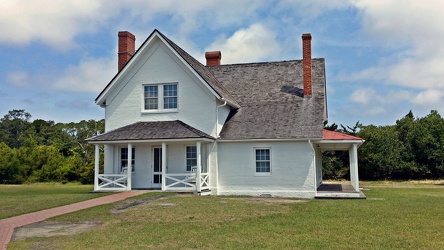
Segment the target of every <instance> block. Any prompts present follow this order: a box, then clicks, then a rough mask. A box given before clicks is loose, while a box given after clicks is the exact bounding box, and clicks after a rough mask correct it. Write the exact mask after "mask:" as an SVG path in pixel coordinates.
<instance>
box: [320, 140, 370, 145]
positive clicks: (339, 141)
mask: <svg viewBox="0 0 444 250" xmlns="http://www.w3.org/2000/svg"><path fill="white" fill-rule="evenodd" d="M364 142H365V140H322V141H318V142H313V143H315V144H323V143H324V144H334V143H336V144H346V143H353V144H362V143H364Z"/></svg>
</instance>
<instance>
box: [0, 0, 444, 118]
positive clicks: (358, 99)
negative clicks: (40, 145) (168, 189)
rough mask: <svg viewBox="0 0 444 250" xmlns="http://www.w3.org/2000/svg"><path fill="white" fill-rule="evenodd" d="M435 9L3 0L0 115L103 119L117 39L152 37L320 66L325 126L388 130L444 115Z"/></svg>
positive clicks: (420, 0) (229, 57) (423, 1)
mask: <svg viewBox="0 0 444 250" xmlns="http://www.w3.org/2000/svg"><path fill="white" fill-rule="evenodd" d="M443 22H444V2H443V1H441V0H416V1H415V0H384V1H375V0H330V1H323V0H312V1H305V0H282V1H258V0H256V1H253V0H251V1H250V0H234V1H232V0H215V1H209V0H195V1H180V0H164V1H154V0H152V1H149V0H148V1H147V0H127V1H105V0H64V1H58V0H33V1H27V0H3V1H0V30H1V31H2V35H1V36H0V57H1V60H0V86H1V88H0V117H2V116H3V115H5V114H6V113H7V112H8V111H9V110H12V109H25V110H26V111H27V112H29V113H31V115H32V118H33V119H44V120H54V121H56V122H78V121H80V120H83V119H101V118H104V110H103V109H101V108H100V107H99V106H97V105H95V103H94V99H95V97H96V96H97V95H98V94H99V93H100V91H101V90H102V89H103V88H104V87H105V86H106V84H107V83H108V82H109V81H110V80H111V78H112V77H113V76H114V75H115V74H116V72H117V32H118V31H122V30H128V31H130V32H132V33H133V34H135V35H136V46H139V45H140V44H141V43H142V42H143V41H144V40H145V39H146V37H147V36H148V35H149V34H150V33H151V32H152V31H153V30H154V29H159V30H160V31H161V32H162V33H164V34H165V35H167V36H168V37H169V38H170V39H172V40H173V41H175V42H176V43H177V44H178V45H179V46H181V47H182V48H183V49H185V50H186V51H187V52H189V53H190V54H191V55H193V56H194V57H195V58H196V59H198V60H200V61H201V62H202V63H204V53H205V51H208V50H220V51H221V52H222V63H241V62H257V61H276V60H289V59H301V57H302V55H301V54H302V51H301V35H302V34H303V33H311V34H312V36H313V41H312V46H313V49H312V51H313V52H312V53H313V57H322V58H325V60H326V75H327V101H328V112H329V123H333V122H334V123H337V124H344V125H354V124H355V123H356V122H357V121H360V122H361V123H363V124H364V125H368V124H375V125H391V124H395V122H396V120H397V119H400V118H402V117H403V116H404V115H405V114H407V113H408V112H409V110H412V111H413V114H414V115H415V116H419V117H422V116H425V115H427V114H428V113H429V112H430V110H432V109H434V110H438V112H440V114H441V115H444V46H443V45H442V44H443V41H444V25H442V23H443Z"/></svg>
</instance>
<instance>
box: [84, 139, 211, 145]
mask: <svg viewBox="0 0 444 250" xmlns="http://www.w3.org/2000/svg"><path fill="white" fill-rule="evenodd" d="M184 141H189V142H192V141H201V142H214V141H215V139H207V138H190V139H156V140H121V141H89V142H88V143H89V144H124V143H161V142H184Z"/></svg>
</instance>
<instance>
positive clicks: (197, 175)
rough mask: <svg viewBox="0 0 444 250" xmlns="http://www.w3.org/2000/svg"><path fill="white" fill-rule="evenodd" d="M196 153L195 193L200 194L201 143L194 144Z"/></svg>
mask: <svg viewBox="0 0 444 250" xmlns="http://www.w3.org/2000/svg"><path fill="white" fill-rule="evenodd" d="M196 151H197V166H196V167H197V169H196V170H197V171H196V191H197V192H198V193H200V191H201V186H200V183H201V174H202V162H201V158H202V156H201V142H197V143H196Z"/></svg>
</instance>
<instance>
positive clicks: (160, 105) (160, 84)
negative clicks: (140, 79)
mask: <svg viewBox="0 0 444 250" xmlns="http://www.w3.org/2000/svg"><path fill="white" fill-rule="evenodd" d="M165 85H175V86H176V92H177V95H176V101H177V103H176V108H171V109H165V108H164V107H163V106H164V97H165V96H164V89H163V87H164V86H165ZM146 86H157V109H145V87H146ZM141 98H142V101H141V104H142V105H141V107H140V108H141V110H140V112H141V113H142V114H152V113H174V112H176V113H177V112H179V82H158V83H146V84H142V96H141Z"/></svg>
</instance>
